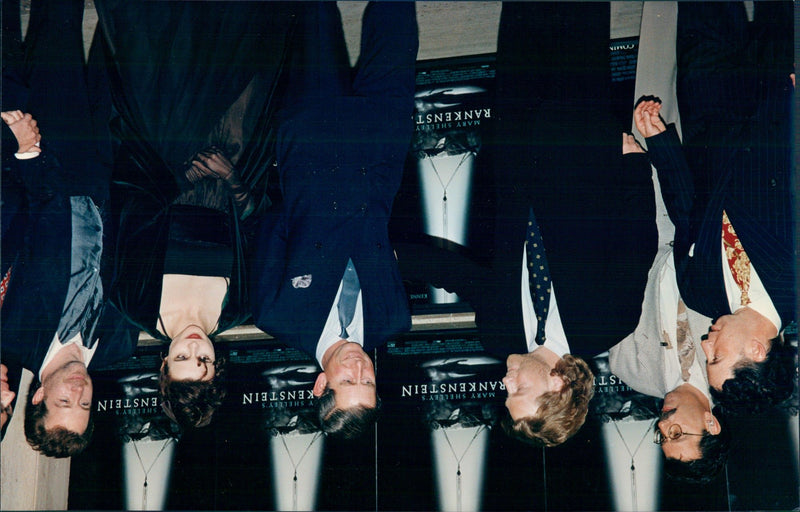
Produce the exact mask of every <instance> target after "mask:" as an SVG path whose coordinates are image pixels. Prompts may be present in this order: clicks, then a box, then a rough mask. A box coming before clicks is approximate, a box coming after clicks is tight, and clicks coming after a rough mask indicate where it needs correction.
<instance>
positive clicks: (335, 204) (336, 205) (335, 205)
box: [333, 201, 339, 210]
mask: <svg viewBox="0 0 800 512" xmlns="http://www.w3.org/2000/svg"><path fill="white" fill-rule="evenodd" d="M337 208H339V203H337V202H336V201H334V202H333V209H334V210H336V209H337Z"/></svg>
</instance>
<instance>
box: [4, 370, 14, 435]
mask: <svg viewBox="0 0 800 512" xmlns="http://www.w3.org/2000/svg"><path fill="white" fill-rule="evenodd" d="M15 396H17V394H16V393H14V392H13V391H11V388H10V387H9V386H8V368H6V365H4V364H0V428H2V426H3V425H5V424H6V421H8V418H9V417H10V416H11V413H12V410H11V402H13V401H14V397H15Z"/></svg>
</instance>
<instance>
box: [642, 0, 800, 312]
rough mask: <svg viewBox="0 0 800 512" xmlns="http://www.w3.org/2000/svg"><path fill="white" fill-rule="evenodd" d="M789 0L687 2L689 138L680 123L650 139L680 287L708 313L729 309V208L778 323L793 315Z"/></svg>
mask: <svg viewBox="0 0 800 512" xmlns="http://www.w3.org/2000/svg"><path fill="white" fill-rule="evenodd" d="M792 8H793V7H792V2H756V3H755V5H754V12H753V21H752V22H748V20H747V15H746V13H745V8H744V5H743V3H742V2H697V3H695V2H687V3H682V4H681V5H680V6H679V11H678V36H679V37H678V47H677V54H678V102H679V107H680V111H681V128H682V133H683V138H684V140H683V147H682V148H681V143H680V141H679V140H678V137H677V134H676V133H675V131H674V129H673V128H668V130H667V131H666V132H665V133H662V134H660V135H657V136H655V137H652V138H649V139H648V141H647V142H648V149H649V152H650V156H651V159H652V161H653V164H654V165H655V167H656V169H657V170H658V176H659V181H660V183H661V192H662V195H663V197H664V202H665V204H666V206H667V210H668V212H669V216H670V219H671V220H672V222H673V223H674V224H675V250H674V256H675V264H676V271H677V273H678V284H679V287H680V291H681V296H682V297H683V299H684V301H685V302H686V305H687V306H689V307H690V308H692V309H694V310H695V311H697V312H699V313H702V314H704V315H706V316H709V317H712V318H716V317H718V316H720V315H725V314H729V313H731V311H730V307H729V305H728V299H727V296H726V294H725V288H724V282H723V274H722V269H723V266H722V265H723V263H722V249H721V233H722V211H723V210H725V211H726V212H727V214H728V218H729V219H730V221H731V223H732V224H733V227H734V229H735V230H736V233H737V235H738V236H739V239H740V240H741V242H742V245H743V247H744V249H745V251H746V252H747V254H748V256H749V257H750V261H751V262H752V263H753V266H754V267H755V269H756V271H757V272H758V275H759V277H760V278H761V280H762V281H763V283H764V286H765V287H766V289H767V292H768V293H769V296H770V298H771V299H772V302H773V303H774V305H775V307H776V308H777V310H778V313H779V315H780V317H781V320H782V322H783V323H784V325H786V322H788V321H791V320H793V319H794V318H795V307H796V306H795V300H796V291H795V289H794V282H795V281H794V261H795V260H794V256H793V253H792V248H793V244H794V239H793V233H792V223H791V219H792V215H793V213H794V210H793V201H792V185H791V173H792V160H791V156H792V118H793V116H792V98H793V89H794V87H793V86H792V83H791V81H790V79H789V74H790V73H791V72H793V64H792V62H793V60H792V57H793V52H792V41H793V39H792V35H793V27H792ZM692 245H694V251H693V256H691V257H690V256H689V250H690V248H691V247H692Z"/></svg>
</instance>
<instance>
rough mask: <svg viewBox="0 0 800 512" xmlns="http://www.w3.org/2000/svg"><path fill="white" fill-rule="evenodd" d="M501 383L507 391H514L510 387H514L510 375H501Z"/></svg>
mask: <svg viewBox="0 0 800 512" xmlns="http://www.w3.org/2000/svg"><path fill="white" fill-rule="evenodd" d="M503 385H504V386H505V387H506V391H507V392H509V393H511V392H513V391H514V390H513V389H512V388H513V387H514V379H512V378H511V377H509V376H508V375H506V376H505V377H503Z"/></svg>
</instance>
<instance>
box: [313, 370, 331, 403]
mask: <svg viewBox="0 0 800 512" xmlns="http://www.w3.org/2000/svg"><path fill="white" fill-rule="evenodd" d="M327 387H328V376H327V375H325V372H320V374H319V375H317V380H316V381H315V382H314V396H316V397H321V396H322V394H323V393H324V392H325V389H327Z"/></svg>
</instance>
